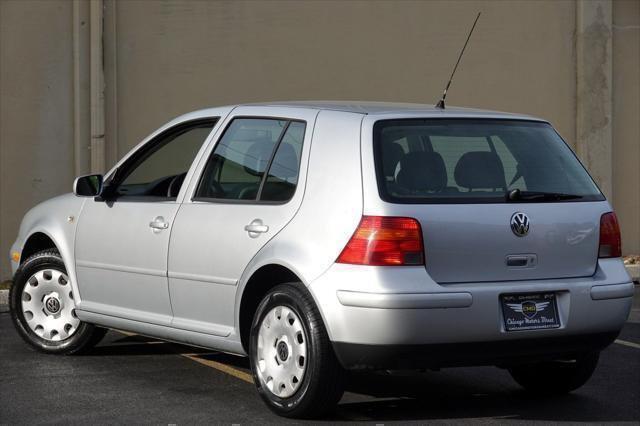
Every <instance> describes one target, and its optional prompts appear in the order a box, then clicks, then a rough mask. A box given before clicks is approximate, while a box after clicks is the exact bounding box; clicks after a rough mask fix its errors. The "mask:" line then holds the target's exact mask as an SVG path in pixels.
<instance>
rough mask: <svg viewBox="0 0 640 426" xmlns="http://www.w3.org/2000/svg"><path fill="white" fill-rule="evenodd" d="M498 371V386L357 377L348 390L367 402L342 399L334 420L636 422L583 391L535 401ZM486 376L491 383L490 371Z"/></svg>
mask: <svg viewBox="0 0 640 426" xmlns="http://www.w3.org/2000/svg"><path fill="white" fill-rule="evenodd" d="M494 370H495V372H496V373H497V375H501V376H503V377H501V378H499V379H497V380H496V381H493V382H492V381H490V380H480V381H479V380H478V377H475V378H474V380H473V381H470V380H467V378H466V377H465V376H464V375H460V374H458V373H455V374H449V373H443V372H430V373H422V374H418V375H415V376H409V375H398V376H395V375H389V374H352V375H351V377H350V379H349V384H348V387H347V390H348V392H351V393H353V394H357V395H358V396H359V397H360V399H365V400H363V401H353V402H351V401H349V399H351V398H348V397H345V398H343V400H342V402H341V404H340V405H339V407H338V410H337V412H336V414H335V416H334V417H333V418H332V419H331V420H334V421H337V420H342V421H344V420H375V421H396V420H398V421H400V420H405V421H408V420H414V421H415V420H422V421H428V420H451V419H456V420H458V421H460V420H463V419H474V421H478V420H479V419H484V418H486V419H493V420H496V419H504V420H505V421H506V420H529V421H551V422H557V421H573V422H575V421H578V422H579V421H591V422H593V421H596V422H597V421H637V419H636V418H634V414H633V413H628V412H624V411H619V412H617V413H616V414H613V415H612V410H611V407H605V406H603V404H602V403H601V401H599V400H597V399H594V398H592V397H590V396H588V395H585V394H584V392H582V393H581V392H580V391H576V392H575V393H572V394H569V395H560V396H552V395H549V396H544V397H539V396H538V397H536V396H532V395H530V394H528V393H526V392H525V391H523V390H521V389H520V388H519V387H518V386H517V385H515V384H513V385H509V384H507V385H506V386H505V385H504V384H502V383H500V382H502V381H503V379H504V375H505V374H506V372H504V371H501V370H499V369H497V368H495V369H494ZM486 373H488V376H487V377H488V378H491V373H490V369H489V368H487V369H485V374H486ZM439 375H440V377H438V376H439ZM482 382H484V385H483V383H482ZM496 384H497V386H496ZM362 397H365V398H362ZM366 397H373V398H375V399H369V398H366Z"/></svg>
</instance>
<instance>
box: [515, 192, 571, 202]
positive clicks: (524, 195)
mask: <svg viewBox="0 0 640 426" xmlns="http://www.w3.org/2000/svg"><path fill="white" fill-rule="evenodd" d="M581 198H582V195H577V194H563V193H561V192H542V191H521V190H519V189H514V190H511V191H509V192H508V193H507V201H512V202H518V201H561V200H579V199H581Z"/></svg>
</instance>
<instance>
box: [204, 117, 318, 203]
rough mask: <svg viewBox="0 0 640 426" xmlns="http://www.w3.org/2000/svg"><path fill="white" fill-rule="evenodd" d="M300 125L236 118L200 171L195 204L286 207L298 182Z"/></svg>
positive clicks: (276, 120) (298, 122)
mask: <svg viewBox="0 0 640 426" xmlns="http://www.w3.org/2000/svg"><path fill="white" fill-rule="evenodd" d="M304 132H305V124H304V123H303V122H300V121H293V120H284V119H272V118H236V119H234V120H233V121H232V122H231V123H230V124H229V126H228V127H227V129H226V130H225V132H224V134H223V136H222V138H221V139H220V141H219V142H218V144H217V145H216V147H215V149H214V151H213V153H212V155H211V157H210V158H209V160H208V162H207V165H206V166H205V169H204V172H203V174H202V178H201V180H200V184H199V185H198V189H197V191H196V197H195V198H196V199H213V200H236V201H238V200H245V201H266V202H286V201H288V200H290V199H291V198H292V197H293V194H294V193H295V189H296V186H297V183H298V176H299V168H300V158H301V155H302V141H303V140H304Z"/></svg>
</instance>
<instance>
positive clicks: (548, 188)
mask: <svg viewBox="0 0 640 426" xmlns="http://www.w3.org/2000/svg"><path fill="white" fill-rule="evenodd" d="M373 143H374V155H375V160H376V170H377V174H378V179H377V180H378V188H379V192H380V195H381V197H382V199H384V200H385V201H390V202H396V203H478V202H485V203H501V202H508V201H521V202H527V201H531V202H533V201H544V202H560V201H599V200H603V199H604V197H603V196H602V194H601V193H600V190H599V189H598V188H597V187H596V185H595V184H594V182H593V180H592V179H591V177H590V176H589V175H588V173H587V172H586V171H585V169H584V168H583V167H582V165H581V164H580V162H579V161H578V160H577V158H576V157H575V155H573V153H572V152H571V149H570V148H569V147H568V146H567V145H566V144H565V143H564V141H563V140H562V139H561V138H560V136H558V134H557V133H556V132H555V130H553V128H552V127H551V126H550V125H549V124H547V123H541V122H533V121H518V120H489V119H485V120H482V119H406V120H385V121H378V122H377V123H376V124H375V126H374V141H373ZM515 190H517V191H515Z"/></svg>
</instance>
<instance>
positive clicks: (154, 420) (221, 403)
mask: <svg viewBox="0 0 640 426" xmlns="http://www.w3.org/2000/svg"><path fill="white" fill-rule="evenodd" d="M247 373H248V364H247V361H246V360H245V359H243V358H238V357H234V356H230V355H224V354H216V353H210V352H207V351H204V350H199V349H195V348H192V347H188V346H182V345H177V344H171V343H164V342H159V341H155V340H153V339H148V338H145V337H141V336H136V335H125V334H122V333H120V332H116V331H110V332H109V334H108V335H107V337H106V338H105V340H104V341H103V342H102V343H101V344H100V345H99V346H97V347H96V348H95V349H94V350H93V351H92V352H90V353H89V354H87V355H82V356H54V355H44V354H40V353H38V352H35V351H33V350H31V349H30V348H29V347H28V346H27V345H26V344H25V343H23V341H22V340H21V339H20V338H19V336H18V335H17V334H16V332H15V330H14V329H13V325H12V323H11V320H10V318H9V314H8V313H6V312H5V313H0V424H62V423H64V424H105V423H108V424H114V423H117V424H122V423H127V424H165V425H171V424H177V425H180V424H198V423H226V424H243V423H244V424H249V423H251V424H265V423H283V422H289V421H290V420H286V419H282V418H280V417H277V416H275V415H274V414H272V413H271V412H270V411H269V410H268V409H267V408H266V406H265V405H264V404H263V403H262V401H261V400H260V398H259V397H258V395H257V393H256V391H255V389H254V386H253V384H252V383H249V382H248V381H249V380H250V376H249V375H248V374H247ZM326 421H329V422H373V423H378V424H380V423H384V424H389V423H395V422H401V423H406V422H417V423H425V422H443V423H463V422H464V423H505V422H509V421H518V422H585V421H586V422H598V423H599V422H630V423H635V424H638V423H640V323H637V322H628V323H627V324H626V326H625V328H624V329H623V331H622V333H621V335H620V336H619V340H618V342H617V343H614V344H612V345H611V346H610V347H609V348H607V349H606V350H605V351H604V352H603V353H602V355H601V358H600V365H599V367H598V369H597V371H596V372H595V374H594V376H593V378H592V379H591V380H590V381H589V383H587V385H585V386H584V387H582V388H581V389H579V390H578V391H576V392H574V393H572V394H570V395H566V396H562V397H549V398H533V397H531V396H529V395H527V394H526V393H525V392H524V391H522V390H521V389H520V388H519V387H518V386H517V385H516V384H515V383H514V382H513V381H512V379H511V378H510V376H509V374H508V373H507V372H506V371H504V370H501V369H498V368H493V367H480V368H457V369H445V370H442V371H437V372H426V373H421V374H411V375H397V374H394V375H390V374H367V375H354V376H352V377H351V378H350V380H349V391H348V392H347V393H346V394H345V396H344V397H343V399H342V401H341V403H340V405H339V408H338V410H337V412H336V413H335V415H333V416H332V417H330V418H327V419H326Z"/></svg>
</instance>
